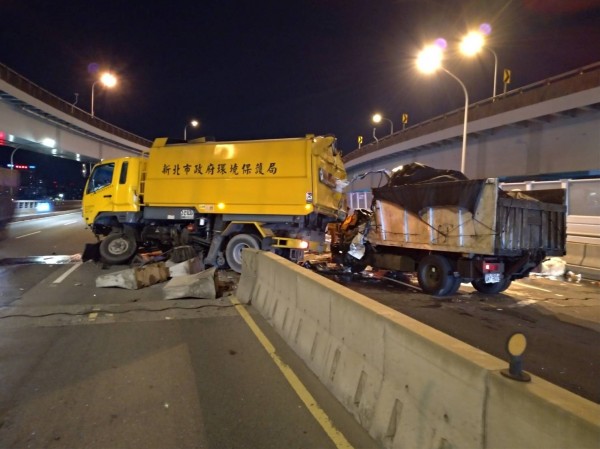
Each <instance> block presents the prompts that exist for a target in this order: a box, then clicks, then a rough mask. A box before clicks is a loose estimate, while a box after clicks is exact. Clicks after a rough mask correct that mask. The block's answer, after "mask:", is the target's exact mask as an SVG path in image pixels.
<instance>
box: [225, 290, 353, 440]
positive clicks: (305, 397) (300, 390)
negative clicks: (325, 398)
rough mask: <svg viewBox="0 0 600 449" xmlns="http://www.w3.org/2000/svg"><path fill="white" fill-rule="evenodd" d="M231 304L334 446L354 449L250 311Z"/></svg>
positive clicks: (237, 302) (235, 301)
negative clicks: (284, 360)
mask: <svg viewBox="0 0 600 449" xmlns="http://www.w3.org/2000/svg"><path fill="white" fill-rule="evenodd" d="M230 299H231V302H232V303H233V305H234V306H235V309H236V310H237V311H238V313H239V314H240V316H241V317H242V318H243V319H244V321H245V322H246V324H247V325H248V327H249V328H250V330H251V331H252V332H253V333H254V335H255V336H256V338H257V339H258V341H259V342H260V344H261V345H262V346H263V348H265V350H266V351H267V353H268V354H269V355H270V356H271V358H272V359H273V361H274V362H275V365H277V367H278V368H279V370H280V371H281V373H282V374H283V376H284V377H285V378H286V380H287V381H288V382H289V384H290V385H291V387H292V388H293V389H294V391H295V392H296V394H297V395H298V397H299V398H300V399H301V400H302V402H304V405H306V407H307V408H308V411H309V412H310V413H311V414H312V415H313V417H314V418H315V420H316V421H317V422H318V423H319V425H320V426H321V427H322V428H323V430H324V431H325V433H326V434H327V435H328V436H329V438H330V439H331V441H333V444H335V446H336V447H337V448H339V449H353V447H352V445H351V444H350V443H349V442H348V440H346V438H345V437H344V435H342V433H341V432H340V431H339V430H337V429H336V428H335V426H334V425H333V423H332V422H331V419H329V416H327V414H326V413H325V411H324V410H323V409H322V408H321V407H319V405H318V404H317V401H316V400H315V398H314V397H313V396H312V395H311V394H310V393H309V391H308V390H307V389H306V387H305V386H304V384H303V383H302V382H301V381H300V379H298V376H296V374H295V373H294V371H293V370H292V369H291V368H290V367H289V366H288V365H286V364H285V363H284V362H283V361H282V360H281V359H280V358H279V356H278V355H277V353H276V352H275V347H274V346H273V344H272V343H271V342H270V341H269V339H268V338H267V336H266V335H265V334H264V333H263V331H261V330H260V328H259V327H258V325H257V324H256V322H255V321H254V319H252V317H251V316H250V314H249V313H248V311H247V310H246V309H245V307H244V306H243V305H241V304H240V302H239V301H238V300H237V299H235V298H230Z"/></svg>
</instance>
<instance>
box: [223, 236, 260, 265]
mask: <svg viewBox="0 0 600 449" xmlns="http://www.w3.org/2000/svg"><path fill="white" fill-rule="evenodd" d="M244 248H254V249H260V240H258V237H256V236H254V235H251V234H238V235H236V236H234V237H233V238H232V239H231V240H229V242H228V243H227V248H226V249H225V258H226V260H227V265H229V268H231V269H232V270H233V271H235V272H237V273H241V272H242V250H243V249H244Z"/></svg>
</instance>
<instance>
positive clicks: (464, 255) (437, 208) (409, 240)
mask: <svg viewBox="0 0 600 449" xmlns="http://www.w3.org/2000/svg"><path fill="white" fill-rule="evenodd" d="M415 168H416V170H415ZM423 170H425V171H427V170H429V171H430V173H433V176H429V177H427V176H425V177H424V176H421V175H418V174H419V173H423ZM431 170H433V172H431ZM403 174H404V175H408V176H404V177H403V176H402V175H403ZM415 174H417V175H416V176H415ZM372 193H373V205H372V208H371V209H370V210H365V209H359V210H356V211H355V212H354V214H353V215H351V216H349V217H348V218H347V219H346V221H344V223H342V225H341V226H340V227H339V232H338V233H337V235H336V238H335V239H334V244H333V245H332V255H333V257H334V260H337V261H338V262H340V263H342V264H344V265H349V266H350V267H351V268H352V270H353V271H361V270H363V269H364V268H365V267H366V266H367V265H370V266H372V267H374V268H377V269H384V270H390V271H401V272H416V273H417V278H418V281H419V285H420V287H421V288H422V289H423V291H424V292H426V293H429V294H432V295H436V296H446V295H451V294H454V293H456V291H457V290H458V288H459V287H460V284H461V283H465V282H470V283H471V284H472V285H473V287H474V288H475V289H477V290H478V291H480V292H483V293H499V292H502V291H504V290H506V289H507V288H508V287H509V286H510V283H511V282H512V281H513V280H514V279H519V278H523V277H525V276H527V275H528V274H529V272H530V271H531V270H533V269H534V268H535V267H536V266H537V265H538V264H539V263H540V262H542V261H543V260H544V259H545V258H546V257H550V256H562V255H564V254H565V241H566V207H565V204H564V203H565V192H564V190H563V189H557V190H543V191H528V192H526V194H525V192H505V191H503V190H502V189H501V188H500V185H499V181H498V179H496V178H490V179H477V180H468V179H466V178H465V177H464V175H462V173H460V172H453V171H449V170H441V171H439V170H436V169H431V168H430V167H426V166H422V165H421V164H411V165H410V166H405V168H404V170H403V171H402V170H401V171H400V172H399V173H396V174H394V176H392V177H390V179H389V182H388V184H387V185H385V186H383V187H380V188H374V189H373V190H372Z"/></svg>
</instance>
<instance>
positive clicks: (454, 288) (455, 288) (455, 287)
mask: <svg viewBox="0 0 600 449" xmlns="http://www.w3.org/2000/svg"><path fill="white" fill-rule="evenodd" d="M461 283H462V279H461V278H454V283H453V284H452V287H450V290H448V291H447V292H446V293H445V295H447V296H450V295H454V294H455V293H456V292H457V291H458V289H459V288H460V284H461Z"/></svg>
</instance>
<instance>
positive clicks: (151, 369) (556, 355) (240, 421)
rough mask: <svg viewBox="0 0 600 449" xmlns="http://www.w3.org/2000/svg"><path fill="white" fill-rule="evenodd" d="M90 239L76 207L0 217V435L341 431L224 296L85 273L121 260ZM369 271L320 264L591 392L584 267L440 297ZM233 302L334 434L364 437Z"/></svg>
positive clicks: (120, 438)
mask: <svg viewBox="0 0 600 449" xmlns="http://www.w3.org/2000/svg"><path fill="white" fill-rule="evenodd" d="M36 222H37V224H36ZM92 242H93V236H92V235H91V233H90V231H89V230H87V229H85V226H84V225H83V222H82V220H81V218H80V216H79V215H78V214H71V216H69V214H66V215H63V216H60V217H55V218H54V219H43V220H35V222H29V223H14V224H11V226H10V229H9V238H8V239H7V240H5V241H2V242H0V379H1V382H0V447H2V448H22V447H48V448H53V447H56V448H63V447H65V448H66V447H86V448H106V447H111V448H118V447H145V448H154V447H156V448H164V447H178V448H179V447H181V448H188V447H189V448H195V447H219V448H221V447H235V448H245V447H247V448H256V447H260V448H269V447H273V448H282V447H285V448H295V447H298V448H308V447H319V448H321V447H324V448H327V447H336V446H337V447H343V446H340V444H339V441H336V440H335V438H334V439H332V437H331V436H330V435H329V434H328V433H327V431H326V430H325V429H324V428H323V426H322V425H321V424H320V423H319V422H318V421H317V420H315V418H314V417H313V415H312V414H311V413H310V411H311V409H310V404H309V405H307V403H306V402H304V401H303V400H302V397H301V396H299V394H298V393H296V392H295V391H294V390H293V389H292V388H291V387H290V384H289V382H288V381H287V380H286V378H285V376H284V375H283V374H282V373H281V372H280V371H279V370H278V369H277V367H276V365H275V363H274V362H273V359H272V358H271V357H270V356H269V354H268V353H267V352H266V351H265V350H264V348H263V347H262V346H261V344H260V343H259V341H258V339H257V337H256V335H255V334H253V332H252V331H251V330H250V328H249V327H248V325H247V324H246V323H245V321H244V320H243V318H242V317H241V316H240V313H239V312H238V311H237V310H236V309H235V308H234V307H232V305H231V303H230V302H229V299H228V298H227V297H226V298H223V299H220V300H214V301H207V300H178V301H168V302H165V301H164V300H163V299H162V296H161V292H162V289H161V287H160V286H152V287H149V288H145V289H142V290H123V289H114V288H112V289H111V288H109V289H107V288H103V289H101V288H96V287H95V279H96V277H97V276H98V275H100V274H104V273H106V272H107V271H111V270H118V269H122V268H123V267H111V268H109V269H108V270H106V269H104V268H103V267H102V266H101V265H99V264H96V263H93V262H86V263H81V262H80V261H79V254H80V253H81V252H82V250H83V247H84V246H85V244H86V243H92ZM221 275H222V276H225V277H226V278H227V279H229V280H231V281H232V282H235V276H234V275H233V273H229V274H228V273H227V272H222V273H221ZM376 277H377V276H375V277H369V278H361V279H358V278H353V279H350V280H349V279H345V278H342V277H336V276H333V279H334V280H336V281H338V282H339V283H340V284H342V285H345V286H347V287H350V288H352V289H353V290H356V291H358V292H360V293H363V294H365V295H366V296H369V297H371V298H373V299H374V300H376V301H379V302H381V303H383V304H386V305H387V306H389V307H391V308H394V309H396V310H398V311H400V312H402V313H404V314H407V315H409V316H411V317H413V318H415V319H417V320H419V321H422V322H424V323H426V324H428V325H430V326H432V327H435V328H437V329H439V330H441V331H443V332H445V333H447V334H449V335H451V336H454V337H456V338H458V339H460V340H462V341H465V342H466V343H469V344H471V345H473V346H475V347H478V348H480V349H482V350H484V351H486V352H488V353H490V354H492V355H495V356H497V357H499V358H503V359H506V358H507V357H506V353H505V350H504V346H505V341H506V339H507V338H508V336H509V335H510V334H512V333H513V332H515V331H520V332H524V333H525V335H526V336H527V337H528V348H527V351H526V353H525V356H524V369H525V370H526V371H528V372H531V373H533V374H536V375H538V376H540V377H542V378H545V379H547V380H549V381H550V382H553V383H555V384H557V385H559V386H561V387H563V388H566V389H568V390H570V391H572V392H574V393H576V394H579V395H581V396H582V397H585V398H587V399H590V400H592V401H594V402H597V403H600V384H599V383H598V380H597V379H598V375H599V374H600V369H599V366H600V345H599V344H598V343H599V342H600V339H599V335H598V333H599V332H600V294H599V293H600V288H599V287H598V285H597V284H596V283H591V282H586V281H582V282H578V283H577V282H567V281H566V280H564V279H562V278H559V279H548V278H539V279H537V278H535V279H534V278H530V279H525V280H522V281H519V282H515V283H513V285H512V286H511V288H510V289H509V290H507V291H506V292H505V293H503V294H500V295H483V294H481V293H478V292H476V291H474V289H472V288H471V287H470V286H468V285H463V286H461V289H460V290H459V292H458V293H457V294H456V295H454V296H452V297H450V298H444V299H440V298H433V297H431V296H429V295H424V294H422V293H420V292H418V291H416V290H415V289H414V288H411V287H407V286H405V285H401V284H399V283H398V281H401V282H404V283H405V284H408V285H415V280H414V279H413V278H412V277H404V278H400V279H395V280H386V279H377V278H376ZM247 310H248V311H249V312H250V313H251V316H252V317H253V318H254V320H256V322H257V324H258V327H259V328H260V329H261V330H262V331H263V332H264V334H265V335H266V336H267V338H268V339H269V341H271V342H272V343H273V344H274V346H275V348H276V352H277V354H278V355H279V356H280V357H281V358H282V359H283V360H284V363H285V364H287V365H288V366H290V367H291V368H292V371H293V372H294V373H296V374H297V375H298V377H299V378H300V379H301V382H302V383H303V384H304V385H305V386H306V387H307V389H308V391H309V392H310V394H311V395H312V397H314V398H315V401H314V402H316V403H317V404H318V405H319V406H320V407H322V408H323V410H325V412H326V415H327V416H328V417H329V418H330V420H331V422H333V424H334V426H335V428H336V429H338V430H339V432H340V434H341V435H342V436H343V438H344V441H348V442H349V444H350V445H351V446H354V447H375V443H374V442H373V441H372V440H371V439H370V438H369V436H368V435H366V434H365V432H364V431H363V430H362V429H361V428H360V426H358V425H357V424H356V422H355V421H354V419H353V418H352V417H351V416H350V415H349V414H348V413H347V412H346V411H345V410H343V408H342V407H341V406H340V404H339V403H338V402H337V401H336V400H335V399H334V398H333V397H332V396H331V395H330V394H329V393H328V392H327V391H326V390H325V389H324V388H323V386H322V385H321V384H320V383H319V382H318V380H317V379H316V378H315V376H314V375H312V373H310V372H309V370H308V369H307V368H306V367H305V365H304V364H303V363H302V362H301V361H300V360H299V359H298V358H297V357H296V356H295V355H294V354H293V353H292V352H291V350H289V348H287V346H286V345H285V343H284V342H283V341H282V340H281V339H280V338H279V337H278V336H277V334H276V333H275V332H274V331H273V330H272V329H271V327H270V326H269V325H268V324H267V323H266V322H265V321H264V320H262V318H261V317H260V316H258V315H257V314H255V313H254V311H253V309H252V308H251V307H249V308H247ZM309 402H310V401H309Z"/></svg>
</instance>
